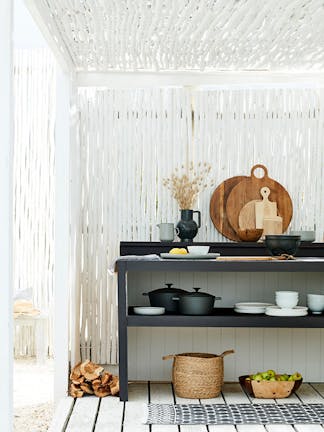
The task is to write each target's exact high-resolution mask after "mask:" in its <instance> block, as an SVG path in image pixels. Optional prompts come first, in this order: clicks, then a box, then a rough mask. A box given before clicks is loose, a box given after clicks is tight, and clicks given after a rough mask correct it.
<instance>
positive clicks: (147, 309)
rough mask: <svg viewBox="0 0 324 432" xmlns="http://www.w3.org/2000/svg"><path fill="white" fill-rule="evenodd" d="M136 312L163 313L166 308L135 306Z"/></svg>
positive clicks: (140, 313)
mask: <svg viewBox="0 0 324 432" xmlns="http://www.w3.org/2000/svg"><path fill="white" fill-rule="evenodd" d="M134 313H136V314H137V315H163V314H164V313H165V308H164V307H154V306H135V307H134Z"/></svg>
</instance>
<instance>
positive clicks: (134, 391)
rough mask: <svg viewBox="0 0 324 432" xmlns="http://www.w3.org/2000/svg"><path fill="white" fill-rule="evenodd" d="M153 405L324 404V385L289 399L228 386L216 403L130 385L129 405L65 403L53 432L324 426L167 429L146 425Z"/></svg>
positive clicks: (88, 400) (310, 431)
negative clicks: (253, 395) (149, 406)
mask: <svg viewBox="0 0 324 432" xmlns="http://www.w3.org/2000/svg"><path fill="white" fill-rule="evenodd" d="M147 402H152V403H202V404H203V403H222V404H223V403H254V402H257V403H278V404H279V403H280V404H281V403H324V383H321V384H314V383H313V384H308V383H303V385H302V386H301V388H300V389H299V390H298V393H297V394H296V395H292V396H291V397H289V398H287V399H277V400H274V399H253V398H249V397H248V396H246V395H245V393H243V392H242V390H241V387H240V385H239V384H236V383H234V384H229V383H228V384H225V385H224V387H223V392H222V394H221V395H220V396H219V397H218V398H215V399H204V400H203V399H201V400H195V399H183V398H178V397H176V396H175V395H174V393H173V391H172V386H171V384H168V383H131V384H130V385H129V400H128V402H120V401H119V398H117V397H106V398H102V399H100V398H97V397H92V396H89V397H84V398H81V399H76V400H74V399H73V398H71V397H67V398H65V399H63V400H62V401H61V402H60V404H59V405H58V408H57V410H56V413H55V417H54V419H53V422H52V425H51V427H50V429H49V431H50V432H61V431H67V432H213V431H218V432H324V427H323V425H294V426H290V425H266V426H262V425H240V426H232V425H226V426H225V425H219V426H189V425H186V426H175V425H172V426H165V425H152V426H149V425H145V424H143V423H142V422H143V413H144V409H143V404H144V403H147Z"/></svg>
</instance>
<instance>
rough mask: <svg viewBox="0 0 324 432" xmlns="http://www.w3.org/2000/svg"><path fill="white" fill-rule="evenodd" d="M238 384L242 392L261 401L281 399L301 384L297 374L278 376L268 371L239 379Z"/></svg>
mask: <svg viewBox="0 0 324 432" xmlns="http://www.w3.org/2000/svg"><path fill="white" fill-rule="evenodd" d="M239 381H240V384H241V386H242V388H243V389H244V391H245V392H246V393H248V394H249V395H251V396H252V397H255V398H261V399H282V398H286V397H289V396H290V395H291V394H292V393H294V392H295V391H296V390H297V389H298V388H299V387H300V386H301V383H302V382H303V378H302V376H301V374H300V373H299V372H295V373H294V374H291V375H289V374H287V373H283V374H278V373H276V372H275V371H274V370H272V369H269V370H267V371H265V372H258V373H256V374H251V375H242V376H240V377H239Z"/></svg>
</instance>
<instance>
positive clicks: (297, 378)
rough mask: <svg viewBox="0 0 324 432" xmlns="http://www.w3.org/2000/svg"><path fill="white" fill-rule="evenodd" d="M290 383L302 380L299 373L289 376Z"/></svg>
mask: <svg viewBox="0 0 324 432" xmlns="http://www.w3.org/2000/svg"><path fill="white" fill-rule="evenodd" d="M291 377H292V381H299V380H301V379H302V376H301V374H300V373H299V372H295V373H294V374H293V375H291Z"/></svg>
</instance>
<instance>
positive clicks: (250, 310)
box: [234, 307, 266, 314]
mask: <svg viewBox="0 0 324 432" xmlns="http://www.w3.org/2000/svg"><path fill="white" fill-rule="evenodd" d="M265 309H266V308H265V307H264V308H255V309H253V308H248V309H240V308H234V310H235V312H237V313H242V314H261V313H264V312H265Z"/></svg>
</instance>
